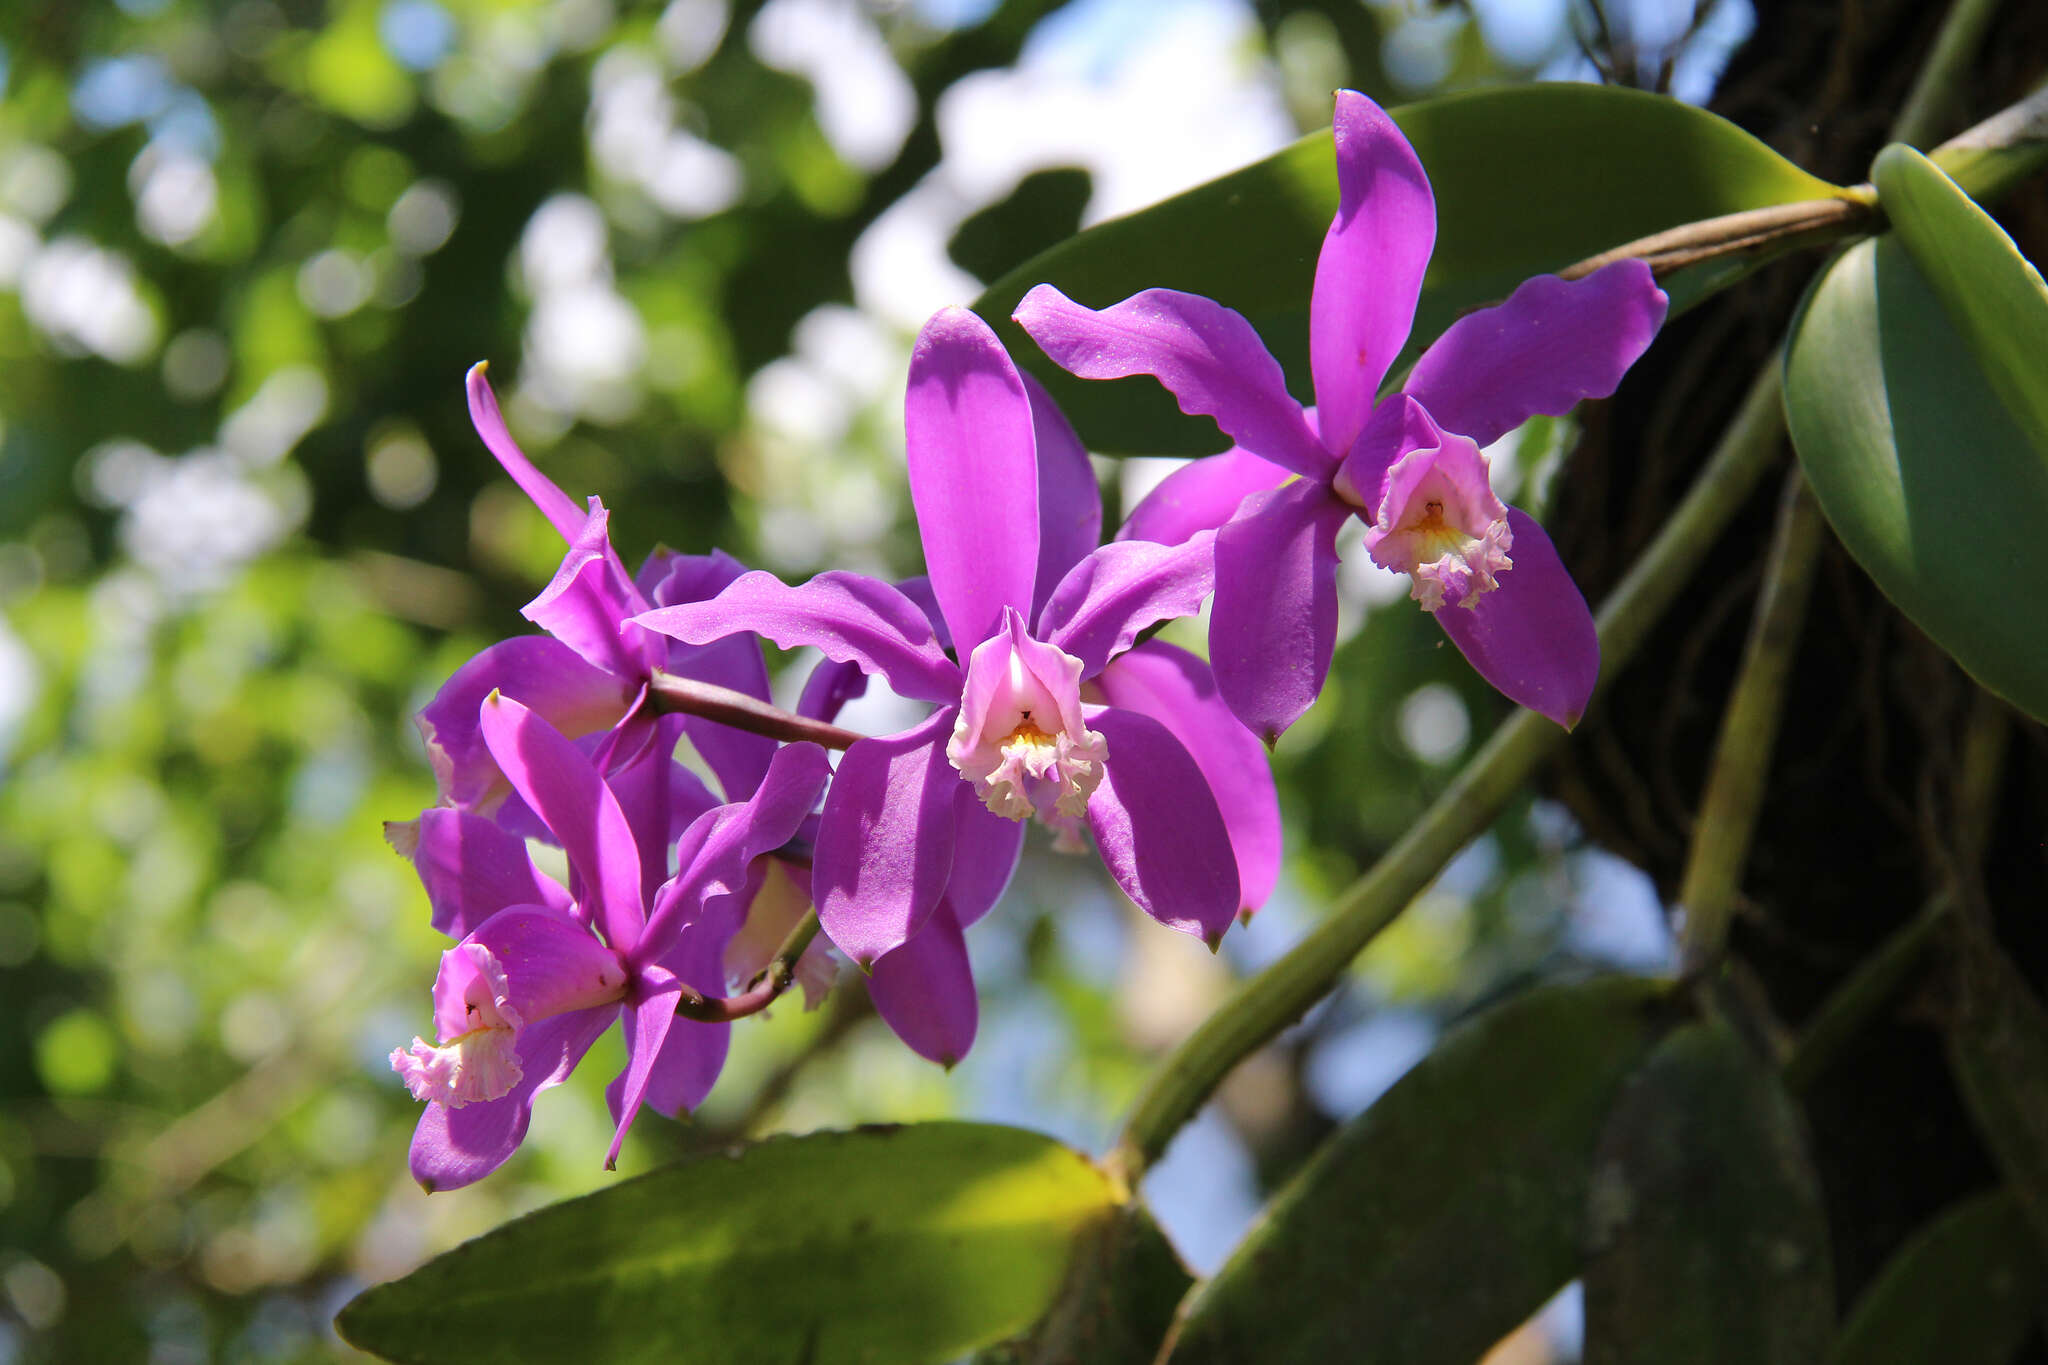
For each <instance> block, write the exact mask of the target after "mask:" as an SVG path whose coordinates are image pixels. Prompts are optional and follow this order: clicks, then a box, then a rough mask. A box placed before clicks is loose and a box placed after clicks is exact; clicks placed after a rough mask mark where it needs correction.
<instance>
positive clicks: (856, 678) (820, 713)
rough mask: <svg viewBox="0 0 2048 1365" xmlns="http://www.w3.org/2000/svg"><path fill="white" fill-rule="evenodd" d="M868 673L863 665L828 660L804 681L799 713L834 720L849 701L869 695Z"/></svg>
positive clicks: (799, 699) (797, 705) (819, 718)
mask: <svg viewBox="0 0 2048 1365" xmlns="http://www.w3.org/2000/svg"><path fill="white" fill-rule="evenodd" d="M867 690H868V675H867V674H865V673H863V672H861V670H860V665H859V664H842V663H834V662H833V661H832V660H830V659H826V660H825V661H824V662H822V663H820V664H819V665H818V666H817V667H816V668H814V669H812V670H811V676H810V677H808V678H806V679H805V680H804V690H803V695H802V696H800V697H798V698H797V703H796V713H797V714H798V715H800V716H809V717H811V718H812V719H813V720H822V721H833V720H837V719H838V718H839V713H840V711H841V710H842V709H844V708H845V706H846V704H847V703H848V702H850V701H852V700H853V699H854V698H856V697H863V696H866V695H867Z"/></svg>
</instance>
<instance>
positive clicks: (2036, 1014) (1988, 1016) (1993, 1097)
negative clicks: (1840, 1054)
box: [1946, 923, 2048, 1246]
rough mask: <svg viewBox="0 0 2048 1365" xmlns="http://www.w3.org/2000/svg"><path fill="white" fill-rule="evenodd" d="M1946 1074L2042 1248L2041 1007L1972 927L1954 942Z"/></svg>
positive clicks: (2046, 1063) (2008, 962)
mask: <svg viewBox="0 0 2048 1365" xmlns="http://www.w3.org/2000/svg"><path fill="white" fill-rule="evenodd" d="M1956 944H1957V951H1956V965H1957V988H1956V1003H1955V1006H1954V1009H1953V1011H1952V1012H1951V1014H1950V1017H1949V1018H1948V1019H1947V1021H1946V1024H1947V1028H1946V1035H1947V1042H1948V1058H1949V1069H1950V1070H1951V1071H1953V1072H1954V1073H1955V1078H1956V1085H1957V1088H1958V1089H1960V1090H1961V1091H1962V1094H1963V1102H1964V1104H1966V1105H1967V1106H1968V1107H1969V1110H1970V1117H1971V1118H1972V1119H1974V1120H1975V1121H1976V1124H1977V1131H1978V1132H1979V1133H1981V1134H1983V1136H1984V1143H1985V1145H1986V1146H1987V1147H1989V1148H1990V1149H1991V1155H1992V1158H1993V1159H1994V1160H1995V1161H1996V1162H1997V1163H1998V1168H1999V1170H2001V1171H2002V1172H2004V1174H2005V1179H2006V1184H2007V1185H2008V1187H2010V1188H2011V1190H2012V1192H2013V1197H2014V1198H2015V1199H2017V1200H2018V1201H2019V1205H2020V1207H2021V1208H2022V1209H2024V1210H2025V1211H2026V1213H2027V1216H2028V1217H2029V1218H2031V1219H2032V1220H2033V1224H2034V1231H2035V1232H2036V1234H2037V1235H2038V1236H2039V1237H2040V1239H2041V1241H2042V1244H2043V1245H2044V1246H2048V1009H2043V1008H2042V1005H2041V1002H2040V1000H2039V999H2038V998H2036V997H2035V995H2034V991H2033V988H2032V987H2031V986H2029V985H2028V984H2027V980H2026V977H2025V976H2024V975H2023V974H2022V973H2021V971H2020V969H2019V968H2018V966H2016V965H2015V964H2014V963H2013V961H2012V959H2011V958H2009V957H2007V956H2006V955H2005V950H2004V949H2002V948H2000V947H1999V946H1998V944H1997V943H1996V942H1994V941H1992V940H1991V939H1990V938H1989V937H1988V936H1987V935H1986V933H1985V932H1984V931H1983V930H1981V929H1979V928H1977V927H1976V926H1975V925H1974V924H1968V923H1965V924H1963V925H1962V926H1961V932H1959V933H1958V934H1957V936H1956Z"/></svg>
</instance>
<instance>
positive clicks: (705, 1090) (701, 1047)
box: [604, 1018, 732, 1122]
mask: <svg viewBox="0 0 2048 1365" xmlns="http://www.w3.org/2000/svg"><path fill="white" fill-rule="evenodd" d="M632 1036H633V1035H632V1033H631V1031H630V1030H629V1031H628V1032H627V1034H626V1037H627V1039H628V1040H629V1041H628V1042H627V1048H628V1049H629V1056H628V1062H629V1063H630V1061H631V1057H630V1049H631V1047H632V1043H631V1041H630V1040H631V1038H632ZM731 1047H732V1025H731V1024H707V1023H704V1022H702V1021H700V1020H696V1019H682V1018H678V1019H677V1020H676V1021H675V1023H674V1024H673V1025H672V1026H671V1027H670V1028H669V1031H668V1038H667V1041H665V1042H663V1043H662V1045H661V1051H660V1053H659V1054H657V1055H656V1057H655V1059H654V1065H653V1066H652V1067H651V1068H649V1070H648V1073H647V1089H646V1092H645V1096H644V1100H645V1103H646V1105H647V1107H648V1108H649V1109H652V1110H653V1111H654V1112H655V1113H657V1114H663V1115H666V1116H667V1117H669V1118H672V1119H673V1118H680V1117H682V1116H683V1115H684V1114H687V1113H689V1112H690V1111H691V1110H693V1109H695V1108H696V1107H697V1106H698V1105H700V1104H702V1103H704V1097H705V1096H707V1095H709V1094H710V1093H711V1087H712V1086H714V1085H716V1084H717V1083H718V1075H719V1073H720V1072H721V1071H723V1070H725V1057H726V1053H727V1052H729V1051H730V1050H731ZM626 1076H627V1072H624V1071H622V1072H620V1073H619V1074H618V1075H617V1076H615V1077H613V1078H612V1083H611V1084H610V1085H608V1086H606V1087H605V1092H604V1094H605V1101H606V1102H607V1103H608V1104H609V1105H610V1106H611V1109H612V1114H613V1116H614V1117H613V1121H614V1122H616V1121H617V1116H618V1115H619V1114H621V1113H623V1112H624V1105H625V1093H626Z"/></svg>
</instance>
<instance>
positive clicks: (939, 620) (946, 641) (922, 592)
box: [896, 574, 974, 654]
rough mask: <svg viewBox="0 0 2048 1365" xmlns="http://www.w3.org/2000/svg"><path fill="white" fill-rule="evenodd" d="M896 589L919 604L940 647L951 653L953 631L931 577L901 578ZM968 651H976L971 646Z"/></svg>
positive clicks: (919, 608) (918, 606)
mask: <svg viewBox="0 0 2048 1365" xmlns="http://www.w3.org/2000/svg"><path fill="white" fill-rule="evenodd" d="M896 591H898V592H900V593H902V594H903V595H904V596H905V597H907V598H909V599H910V600H911V601H912V602H915V603H916V604H917V609H918V610H919V611H921V612H923V613H924V619H925V620H926V621H928V622H930V623H931V628H932V634H934V635H936V636H937V637H938V640H939V648H940V649H943V650H945V651H946V652H948V653H951V652H952V649H953V632H952V631H951V630H949V629H948V628H947V626H946V614H945V613H944V612H942V611H940V610H939V599H938V595H937V594H936V593H934V592H933V591H932V581H931V579H929V578H927V577H925V576H924V575H923V574H914V575H912V576H911V577H909V578H899V579H897V580H896ZM967 652H968V653H970V654H972V653H973V652H974V651H973V649H972V648H970V649H968V651H967Z"/></svg>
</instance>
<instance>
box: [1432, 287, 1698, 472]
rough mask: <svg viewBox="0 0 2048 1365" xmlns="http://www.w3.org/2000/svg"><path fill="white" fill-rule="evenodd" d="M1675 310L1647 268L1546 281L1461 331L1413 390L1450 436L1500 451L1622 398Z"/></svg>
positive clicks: (1468, 318) (1473, 317) (1439, 348)
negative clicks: (1543, 425) (1594, 401)
mask: <svg viewBox="0 0 2048 1365" xmlns="http://www.w3.org/2000/svg"><path fill="white" fill-rule="evenodd" d="M1669 305H1670V300H1669V299H1667V298H1666V297H1665V295H1664V291H1663V290H1661V289H1659V288H1658V287H1657V281H1656V279H1655V277H1653V276H1652V275H1651V274H1650V268H1649V267H1648V266H1647V265H1645V264H1643V263H1642V262H1641V261H1616V262H1614V263H1613V264H1612V265H1608V266H1603V267H1602V268H1600V269H1599V270H1596V271H1594V272H1593V273H1592V274H1591V275H1588V276H1586V277H1585V278H1584V279H1581V280H1561V279H1559V278H1558V277H1557V276H1555V275H1537V276H1535V277H1534V278H1532V279H1529V280H1525V281H1523V283H1522V285H1521V287H1520V288H1518V289H1516V290H1515V292H1514V293H1512V294H1510V295H1509V296H1508V299H1507V302H1505V303H1501V304H1497V305H1495V306H1494V307H1492V308H1483V309H1481V310H1480V311H1478V312H1476V313H1467V314H1466V315H1465V316H1464V317H1462V318H1459V319H1458V320H1457V321H1456V322H1454V323H1452V324H1451V326H1450V328H1449V330H1447V331H1446V332H1445V333H1444V334H1443V335H1442V336H1440V337H1438V338H1437V339H1436V340H1435V341H1434V342H1432V343H1431V345H1430V348H1429V349H1428V350H1427V351H1424V352H1423V353H1422V359H1420V360H1418V361H1416V362H1415V369H1414V371H1413V372H1412V373H1410V374H1409V376H1408V382H1407V383H1406V384H1405V385H1403V387H1404V388H1405V389H1406V390H1407V392H1408V393H1410V394H1412V395H1414V396H1415V397H1416V398H1417V399H1419V400H1421V402H1422V405H1423V406H1424V407H1426V408H1428V409H1429V415H1430V416H1431V417H1434V418H1435V419H1436V421H1437V424H1438V425H1439V426H1441V427H1443V429H1444V430H1446V431H1455V432H1457V433H1458V434H1459V435H1461V436H1469V437H1471V438H1472V439H1473V440H1474V441H1475V442H1477V443H1478V444H1480V445H1482V446H1484V445H1491V444H1492V443H1493V442H1495V441H1497V440H1499V439H1500V438H1501V437H1502V436H1504V435H1506V434H1507V433H1508V432H1510V431H1512V430H1514V429H1515V428H1516V427H1518V426H1520V425H1521V424H1522V423H1523V422H1524V421H1526V420H1528V419H1529V418H1530V417H1531V416H1533V415H1535V414H1536V413H1539V412H1542V413H1549V414H1551V415H1553V416H1555V415H1558V414H1561V413H1566V412H1570V411H1571V410H1572V407H1573V405H1575V404H1576V403H1578V401H1579V400H1580V399H1582V398H1605V397H1606V396H1607V395H1608V394H1610V393H1613V392H1614V389H1615V386H1616V385H1618V384H1619V383H1621V377H1622V375H1623V374H1625V373H1627V372H1628V367H1629V366H1630V365H1633V364H1634V363H1635V361H1636V357H1638V356H1640V355H1641V354H1642V353H1643V352H1644V350H1645V349H1647V348H1648V347H1649V344H1650V340H1651V338H1653V337H1655V336H1656V335H1657V328H1658V327H1659V326H1660V325H1661V324H1662V323H1663V321H1664V310H1665V309H1666V308H1667V307H1668V306H1669Z"/></svg>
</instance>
